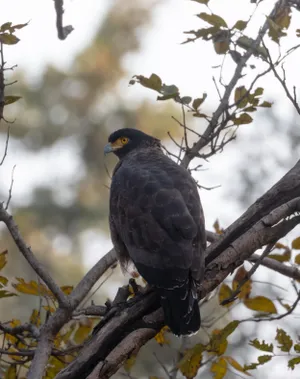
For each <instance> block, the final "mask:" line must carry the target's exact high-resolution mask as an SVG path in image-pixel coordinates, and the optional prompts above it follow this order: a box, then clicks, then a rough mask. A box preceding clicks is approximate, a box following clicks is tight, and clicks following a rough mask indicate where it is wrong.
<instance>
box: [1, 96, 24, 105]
mask: <svg viewBox="0 0 300 379" xmlns="http://www.w3.org/2000/svg"><path fill="white" fill-rule="evenodd" d="M21 98H22V96H4V105H9V104H12V103H15V102H16V101H18V100H19V99H21Z"/></svg>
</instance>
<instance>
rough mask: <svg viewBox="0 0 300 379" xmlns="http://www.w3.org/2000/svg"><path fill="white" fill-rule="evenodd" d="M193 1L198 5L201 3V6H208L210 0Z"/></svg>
mask: <svg viewBox="0 0 300 379" xmlns="http://www.w3.org/2000/svg"><path fill="white" fill-rule="evenodd" d="M192 1H195V2H196V3H200V4H205V5H207V4H208V2H209V0H192Z"/></svg>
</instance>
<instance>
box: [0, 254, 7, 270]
mask: <svg viewBox="0 0 300 379" xmlns="http://www.w3.org/2000/svg"><path fill="white" fill-rule="evenodd" d="M6 263H7V250H5V251H3V252H2V253H1V254H0V270H2V269H3V267H4V266H5V265H6Z"/></svg>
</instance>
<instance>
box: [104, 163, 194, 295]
mask: <svg viewBox="0 0 300 379" xmlns="http://www.w3.org/2000/svg"><path fill="white" fill-rule="evenodd" d="M172 167H173V166H172ZM180 174H182V172H181V171H180V172H179V173H178V175H180ZM186 179H187V180H192V178H190V177H188V176H187V178H186ZM177 180H179V177H177V176H176V171H174V170H173V171H172V172H170V171H168V174H167V175H166V172H165V171H164V170H162V169H161V170H160V169H158V168H157V165H155V167H151V164H150V165H149V166H148V167H143V166H141V165H139V164H138V162H136V164H135V165H134V167H132V166H128V165H127V166H126V164H122V166H121V167H120V168H119V169H118V171H117V172H116V173H115V175H114V178H113V182H112V186H111V202H110V215H111V219H112V224H113V225H114V228H115V230H116V231H117V235H118V238H119V239H120V240H121V241H122V242H123V243H124V245H125V246H126V248H127V251H128V252H129V255H130V257H131V259H132V260H133V262H134V263H135V265H136V267H137V269H138V270H139V271H140V273H141V275H142V276H143V277H144V278H145V279H146V280H147V281H148V282H149V283H150V284H153V285H155V286H158V287H163V288H172V287H176V286H178V285H180V284H182V282H184V281H186V280H187V277H188V276H189V272H190V271H191V268H192V267H191V266H192V264H193V261H194V258H195V255H196V251H195V246H193V245H194V244H195V243H197V239H198V236H197V234H198V230H199V228H198V226H197V224H196V222H195V220H194V219H193V217H192V215H191V213H190V211H189V209H188V207H187V205H186V203H185V199H184V197H183V194H182V193H181V192H180V191H179V190H178V189H177V184H176V182H177ZM180 181H181V182H182V178H181V179H180ZM198 202H199V199H198ZM194 207H196V208H197V204H195V205H194Z"/></svg>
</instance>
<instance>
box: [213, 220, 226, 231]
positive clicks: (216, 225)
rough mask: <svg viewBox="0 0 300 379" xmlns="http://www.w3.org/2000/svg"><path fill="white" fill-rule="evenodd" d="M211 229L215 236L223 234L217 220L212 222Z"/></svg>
mask: <svg viewBox="0 0 300 379" xmlns="http://www.w3.org/2000/svg"><path fill="white" fill-rule="evenodd" d="M213 228H214V229H215V232H216V233H217V234H223V233H224V229H222V228H221V227H220V223H219V220H218V219H217V220H216V221H215V222H214V224H213Z"/></svg>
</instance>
